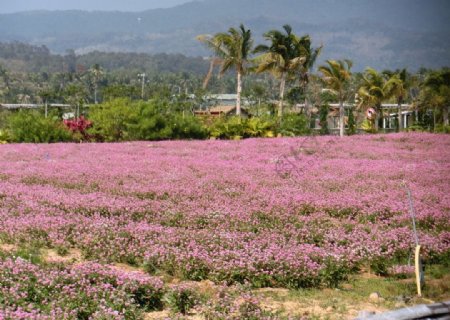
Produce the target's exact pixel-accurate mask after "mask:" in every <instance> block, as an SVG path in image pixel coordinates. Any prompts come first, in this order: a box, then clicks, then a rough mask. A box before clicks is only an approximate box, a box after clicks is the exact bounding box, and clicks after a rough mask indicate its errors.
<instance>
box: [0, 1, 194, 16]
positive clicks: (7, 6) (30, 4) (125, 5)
mask: <svg viewBox="0 0 450 320" xmlns="http://www.w3.org/2000/svg"><path fill="white" fill-rule="evenodd" d="M190 1H192V0H0V13H11V12H18V11H28V10H70V9H79V10H119V11H143V10H147V9H154V8H168V7H173V6H175V5H177V4H181V3H185V2H190Z"/></svg>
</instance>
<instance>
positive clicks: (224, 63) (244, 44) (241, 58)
mask: <svg viewBox="0 0 450 320" xmlns="http://www.w3.org/2000/svg"><path fill="white" fill-rule="evenodd" d="M197 39H198V40H199V41H201V42H203V43H205V44H206V46H207V47H209V48H210V49H211V50H213V51H214V53H215V54H216V55H217V56H218V57H219V58H220V59H221V60H220V61H221V68H220V73H219V74H220V75H223V74H224V73H225V72H226V71H228V70H229V69H231V68H236V75H237V78H236V83H237V84H236V92H237V101H236V115H238V116H240V115H241V93H242V77H243V76H244V75H245V74H246V73H247V64H248V59H249V56H250V54H251V51H252V48H253V39H252V34H251V31H250V30H247V29H245V27H244V25H242V24H241V25H240V27H239V29H235V28H230V29H229V30H228V33H224V32H220V33H217V34H215V35H214V36H213V37H210V36H207V35H200V36H198V37H197Z"/></svg>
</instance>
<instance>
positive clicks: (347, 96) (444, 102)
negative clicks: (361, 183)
mask: <svg viewBox="0 0 450 320" xmlns="http://www.w3.org/2000/svg"><path fill="white" fill-rule="evenodd" d="M263 37H264V40H265V42H264V43H263V44H259V45H255V43H254V42H255V41H254V35H253V34H252V32H251V30H249V29H247V28H246V27H245V26H243V25H241V26H240V27H239V28H230V29H229V30H228V31H227V32H221V33H217V34H215V35H200V36H198V40H200V41H201V42H202V43H204V44H205V45H206V46H207V47H208V48H209V49H210V50H211V53H212V56H211V57H210V59H209V61H206V60H207V59H206V60H205V59H203V58H188V57H185V56H182V55H170V54H158V55H147V54H139V53H102V52H92V53H89V54H85V55H76V54H75V52H74V51H73V50H71V51H68V52H67V53H66V55H53V54H51V53H50V52H49V50H48V49H47V48H46V47H36V46H31V45H26V44H22V43H17V42H16V43H6V44H0V99H1V101H2V102H9V103H38V104H42V105H47V104H49V103H66V104H69V105H71V106H72V110H73V113H74V115H75V117H76V118H79V117H80V116H81V115H82V114H83V113H84V115H85V116H89V117H92V118H93V119H94V123H97V127H96V129H98V128H99V127H98V125H99V123H101V119H104V118H105V117H108V116H106V115H108V114H109V115H112V114H113V113H120V108H123V109H124V110H125V109H126V108H127V105H130V103H131V104H132V103H134V102H133V101H153V102H152V103H151V104H150V105H151V106H152V107H151V108H150V107H142V105H140V104H138V107H136V106H134V107H133V110H134V109H136V110H139V108H141V107H142V108H143V109H142V112H141V114H140V115H139V114H137V115H136V114H135V115H134V116H133V117H134V119H135V120H133V121H134V122H135V123H134V126H135V127H136V126H139V125H141V124H142V123H140V122H139V121H140V120H139V121H138V120H136V119H139V118H148V117H150V118H152V119H153V120H152V121H155V123H154V125H155V126H154V127H152V126H150V127H148V128H147V129H146V130H147V131H145V130H141V129H142V128H141V129H136V130H137V131H133V130H132V129H130V128H132V127H133V121H132V122H130V123H128V124H127V126H126V130H125V131H123V132H127V135H126V138H124V137H125V136H123V137H122V136H119V135H117V134H110V133H108V134H106V133H105V132H103V131H99V132H95V134H93V136H92V137H94V138H95V139H97V140H98V139H99V140H108V141H117V140H121V139H130V137H133V138H136V139H149V140H153V139H156V140H158V139H164V138H167V139H172V138H199V137H206V136H214V137H218V138H224V137H225V138H231V137H246V136H273V135H275V134H288V135H296V134H305V133H307V132H309V130H308V129H309V127H310V123H311V122H312V121H313V120H314V119H315V118H317V117H318V118H319V121H320V124H321V126H322V129H321V132H322V133H327V132H328V130H327V108H326V107H324V106H326V105H327V104H328V103H331V102H335V103H337V102H338V103H339V132H340V135H341V136H343V135H344V134H346V133H348V134H351V133H354V132H355V131H356V127H358V128H362V129H364V130H365V131H370V132H377V131H378V125H379V123H380V119H382V118H383V117H385V116H386V115H385V112H384V111H383V110H382V108H381V106H382V104H383V103H392V104H396V105H397V106H398V108H397V112H398V114H400V113H401V112H402V111H404V110H403V109H402V108H403V107H402V104H404V103H409V104H410V105H412V106H413V108H414V109H415V110H416V111H417V112H418V113H420V117H417V120H416V123H415V124H414V128H416V129H421V128H422V129H424V128H425V129H432V130H436V129H439V130H444V131H448V108H449V105H450V98H449V96H450V94H449V92H450V90H449V87H450V82H449V79H450V69H448V68H443V69H441V70H425V69H421V70H420V71H419V72H417V73H415V74H412V73H410V72H408V71H407V70H406V69H399V70H383V71H377V70H375V69H373V68H367V69H366V70H365V71H364V72H363V73H357V72H352V62H351V61H349V60H327V61H326V63H325V64H322V65H320V66H318V67H316V66H315V62H316V60H317V58H318V56H319V55H320V53H321V50H322V47H317V48H314V47H313V46H312V41H311V38H310V36H309V35H301V36H300V35H297V34H296V33H295V32H294V31H293V29H292V27H291V26H289V25H285V26H283V28H282V29H281V30H278V29H274V30H270V31H268V32H266V33H265V34H264V35H263ZM208 64H209V68H208ZM216 66H219V69H218V70H215V69H216ZM208 69H209V70H208ZM233 92H236V93H237V103H236V116H237V118H236V119H237V120H233V119H231V120H223V119H222V120H221V121H218V122H216V123H213V124H211V123H207V124H205V123H203V124H200V125H199V124H198V123H197V122H196V120H195V121H194V120H192V119H191V118H189V117H192V116H193V115H194V110H195V109H200V108H205V107H206V108H207V106H208V102H207V101H205V100H204V98H205V97H207V96H208V94H210V93H233ZM243 98H246V99H245V100H246V102H247V103H246V105H245V108H246V109H247V111H248V112H250V114H251V115H253V116H254V117H257V118H259V120H252V121H247V120H244V119H240V118H239V117H240V115H241V109H242V101H243V100H242V99H243ZM123 99H126V100H123ZM118 101H119V102H120V101H128V102H127V103H124V104H123V105H122V106H119V105H118V103H119V102H118ZM158 101H159V102H161V103H160V104H158V103H157V102H158ZM110 102H113V106H114V108H112V110H114V111H113V112H112V113H111V112H109V113H108V110H109V109H108V108H106V107H105V106H108V104H109V103H110ZM154 103H157V105H158V107H155V106H154ZM97 104H99V106H102V107H101V108H99V107H95V108H90V109H85V108H84V107H85V106H87V105H91V106H96V105H97ZM299 104H301V105H302V107H301V109H298V106H299ZM344 105H346V106H347V107H345V108H344ZM349 106H350V107H349ZM83 110H84V111H83ZM87 110H89V112H88V111H87ZM314 110H315V111H314ZM47 111H48V110H47V109H45V112H44V118H45V119H47V117H48V114H47ZM292 111H295V112H297V113H300V115H301V119H300V118H298V119H297V118H295V117H294V118H292V117H291V118H292V119H290V118H289V117H290V116H289V114H291V113H292ZM101 113H104V115H103V116H102V115H101ZM35 116H38V113H35ZM266 116H268V117H271V118H270V119H269V118H264V117H266ZM23 117H24V119H25V120H27V121H29V119H30V117H29V114H26V115H25V114H23ZM286 117H287V118H286ZM163 118H164V119H166V120H167V121H166V120H164V121H163V120H161V119H163ZM11 119H15V118H14V117H12V118H11ZM186 119H187V120H186ZM191 120H192V121H191ZM43 121H44V120H43ZM45 121H47V120H45ZM45 121H44V122H43V123H47V122H45ZM233 121H237V122H233ZM2 122H3V123H9V125H10V126H11V124H12V123H14V121H12V122H11V121H9V122H8V121H5V120H4V119H3V120H2ZM16 123H20V121H16ZM24 123H27V122H26V121H25V122H24ZM136 123H140V124H139V125H138V124H136ZM285 123H291V124H292V125H291V126H289V125H287V124H285ZM158 124H159V125H160V127H158V126H159V125H158ZM294 124H295V125H297V126H299V127H298V128H297V129H294V128H293V126H294ZM46 125H47V124H46ZM198 125H199V127H198V128H200V127H202V126H203V127H202V128H203V129H202V130H203V131H202V130H200V129H199V130H198V131H195V130H197V129H195V130H194V128H197V126H198ZM205 125H206V126H205ZM286 125H287V126H288V127H287V128H284V127H283V126H286ZM43 126H44V125H43ZM102 126H103V125H102ZM177 126H178V127H177ZM44 127H45V126H44ZM47 127H48V126H47ZM50 128H51V126H50ZM158 128H159V129H158ZM175 128H176V129H177V130H178V128H185V129H186V130H187V131H186V132H187V133H186V132H185V134H181V133H176V132H177V131H176V130H175ZM305 128H306V129H305ZM396 129H397V130H398V131H402V130H404V129H406V128H403V127H402V123H401V121H398V120H397V124H396ZM58 130H59V127H58ZM149 130H150V131H151V130H155V132H156V133H155V135H152V134H149V133H148V132H150V131H149ZM136 132H140V134H137V133H136ZM143 132H147V133H148V134H144V133H143ZM180 132H183V129H182V131H180ZM200 132H203V133H202V134H200ZM255 132H257V133H255ZM15 140H16V141H17V140H20V139H15ZM41 140H42V139H41ZM43 140H44V141H45V139H43ZM50 140H52V139H50Z"/></svg>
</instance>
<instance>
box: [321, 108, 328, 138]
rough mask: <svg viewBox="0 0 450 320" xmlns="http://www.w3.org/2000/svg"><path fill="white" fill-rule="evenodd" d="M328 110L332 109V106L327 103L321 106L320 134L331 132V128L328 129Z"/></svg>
mask: <svg viewBox="0 0 450 320" xmlns="http://www.w3.org/2000/svg"><path fill="white" fill-rule="evenodd" d="M328 110H330V107H329V106H328V105H327V104H325V105H321V106H320V110H319V115H320V134H329V133H330V130H329V129H328Z"/></svg>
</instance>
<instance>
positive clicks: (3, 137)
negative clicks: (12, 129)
mask: <svg viewBox="0 0 450 320" xmlns="http://www.w3.org/2000/svg"><path fill="white" fill-rule="evenodd" d="M10 139H11V138H10V136H9V133H8V131H6V130H1V129H0V144H5V143H7V142H8V141H9V140H10Z"/></svg>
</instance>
